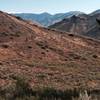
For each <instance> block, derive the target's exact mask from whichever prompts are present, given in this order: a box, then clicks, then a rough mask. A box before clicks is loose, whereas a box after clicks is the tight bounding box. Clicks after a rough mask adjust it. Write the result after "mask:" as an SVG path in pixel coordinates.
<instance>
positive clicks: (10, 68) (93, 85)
mask: <svg viewBox="0 0 100 100" xmlns="http://www.w3.org/2000/svg"><path fill="white" fill-rule="evenodd" d="M99 72H100V41H96V40H93V39H90V38H85V37H82V36H78V35H74V34H71V33H66V34H64V32H62V34H61V32H59V31H55V30H50V29H46V28H42V27H40V26H37V25H35V24H32V23H28V22H27V21H24V20H22V19H18V18H16V17H15V16H12V15H9V14H7V13H3V12H0V87H1V90H2V89H4V90H5V91H6V92H7V89H8V88H11V87H12V86H13V88H14V87H15V85H16V78H15V77H17V79H18V78H19V77H21V78H23V77H24V78H25V80H27V81H28V84H29V85H30V87H31V88H32V89H42V88H44V87H51V88H53V89H57V90H63V91H64V90H67V89H74V88H85V89H90V90H95V89H97V90H99V89H100V74H99ZM1 90H0V91H1ZM13 91H14V90H13ZM13 93H14V92H13Z"/></svg>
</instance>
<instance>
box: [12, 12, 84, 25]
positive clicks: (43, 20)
mask: <svg viewBox="0 0 100 100" xmlns="http://www.w3.org/2000/svg"><path fill="white" fill-rule="evenodd" d="M79 14H83V12H80V11H70V12H67V13H58V14H54V15H51V14H49V13H46V12H45V13H41V14H33V13H19V14H14V15H16V16H19V17H21V18H23V19H25V20H31V21H36V22H37V23H40V24H41V25H42V26H46V27H47V26H50V25H52V24H54V23H56V22H59V21H61V20H62V19H64V18H69V17H71V16H73V15H76V16H77V15H79Z"/></svg>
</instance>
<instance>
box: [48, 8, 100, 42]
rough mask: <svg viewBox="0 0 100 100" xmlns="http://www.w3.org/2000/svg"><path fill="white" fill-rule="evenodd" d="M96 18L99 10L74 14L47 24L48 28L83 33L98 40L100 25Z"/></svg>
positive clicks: (98, 16) (99, 15)
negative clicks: (49, 24)
mask: <svg viewBox="0 0 100 100" xmlns="http://www.w3.org/2000/svg"><path fill="white" fill-rule="evenodd" d="M96 19H100V10H97V11H94V12H93V13H91V14H88V15H87V14H80V15H78V16H75V15H74V16H72V17H70V18H65V19H63V20H62V21H60V22H57V23H55V24H53V25H51V26H49V28H53V29H57V30H60V31H66V32H71V33H74V34H79V35H85V36H89V37H92V38H95V39H99V40H100V26H99V25H98V23H97V21H96Z"/></svg>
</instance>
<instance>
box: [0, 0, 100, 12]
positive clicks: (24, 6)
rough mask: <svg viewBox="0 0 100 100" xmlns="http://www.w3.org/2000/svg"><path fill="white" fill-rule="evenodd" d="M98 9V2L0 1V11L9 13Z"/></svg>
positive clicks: (99, 1)
mask: <svg viewBox="0 0 100 100" xmlns="http://www.w3.org/2000/svg"><path fill="white" fill-rule="evenodd" d="M97 9H100V0H0V10H2V11H5V12H10V13H15V12H17V13H18V12H23V13H42V12H49V13H51V14H54V13H63V12H69V11H82V12H85V13H90V12H92V11H94V10H97Z"/></svg>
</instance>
